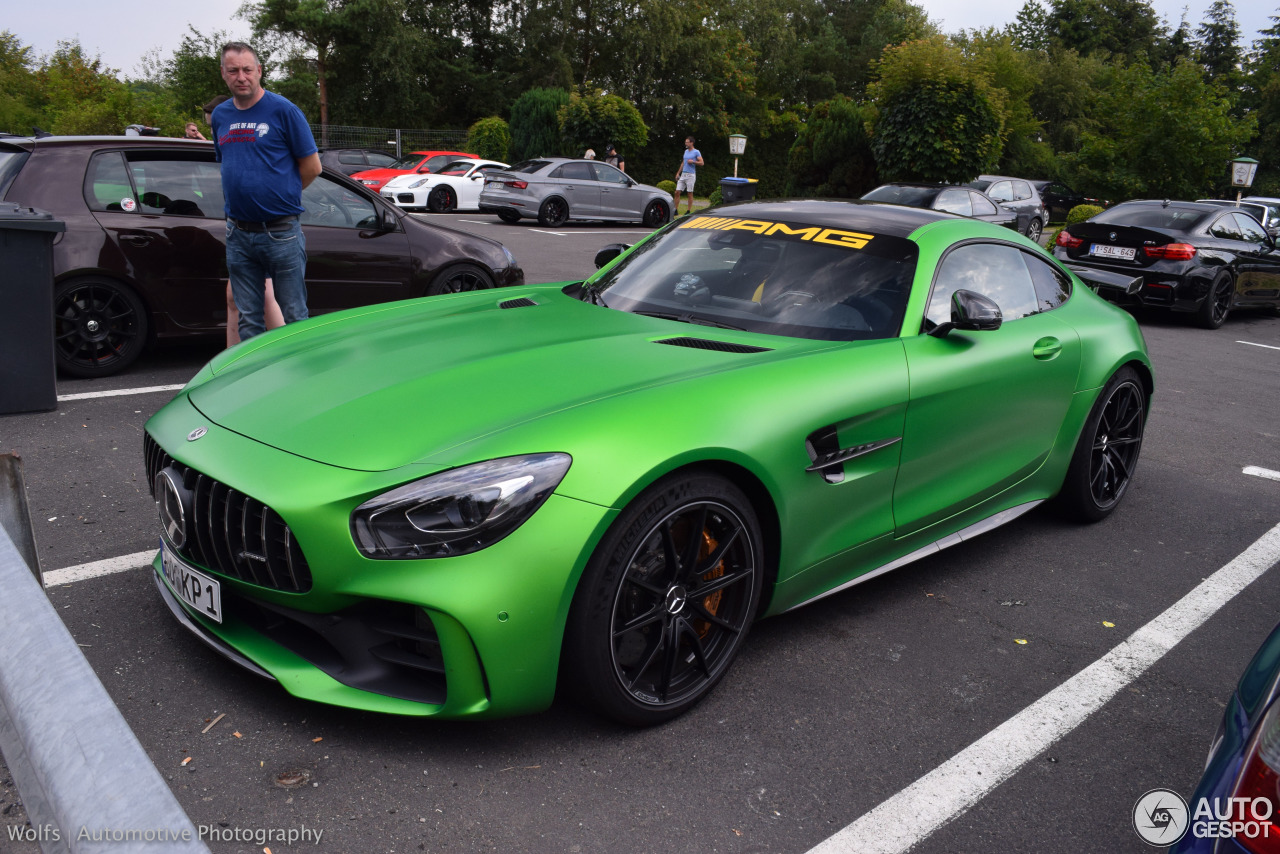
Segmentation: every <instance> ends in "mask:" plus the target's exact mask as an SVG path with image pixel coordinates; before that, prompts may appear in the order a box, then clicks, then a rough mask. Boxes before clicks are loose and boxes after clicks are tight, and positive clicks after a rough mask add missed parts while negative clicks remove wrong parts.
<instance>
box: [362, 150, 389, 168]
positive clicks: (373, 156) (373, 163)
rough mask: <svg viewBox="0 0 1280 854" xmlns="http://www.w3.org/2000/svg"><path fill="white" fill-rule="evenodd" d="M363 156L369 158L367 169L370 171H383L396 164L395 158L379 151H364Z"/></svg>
mask: <svg viewBox="0 0 1280 854" xmlns="http://www.w3.org/2000/svg"><path fill="white" fill-rule="evenodd" d="M365 156H366V157H368V158H369V168H371V169H385V168H387V167H388V166H390V165H391V164H392V163H395V162H396V159H395V157H393V156H391V155H390V154H383V153H382V152H379V151H366V152H365Z"/></svg>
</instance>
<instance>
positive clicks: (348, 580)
mask: <svg viewBox="0 0 1280 854" xmlns="http://www.w3.org/2000/svg"><path fill="white" fill-rule="evenodd" d="M194 426H207V427H208V430H209V432H208V433H207V434H206V435H205V436H204V437H203V438H202V439H201V440H200V441H198V442H188V441H186V440H185V438H184V437H185V436H186V435H187V433H188V432H189V431H190V430H191V429H192V427H194ZM147 430H148V432H149V433H151V435H152V436H153V437H154V438H155V439H156V440H157V441H158V442H159V443H160V444H161V446H162V447H164V448H165V449H166V450H167V451H168V452H169V453H170V454H171V455H173V456H175V457H177V456H178V454H181V457H180V461H181V462H182V463H184V464H185V465H187V466H190V467H191V468H192V469H195V470H197V471H199V472H203V473H205V474H206V475H208V476H211V477H214V478H216V479H217V480H218V481H220V482H223V483H225V484H226V485H227V486H229V487H231V488H232V489H235V490H239V491H240V492H242V493H244V494H246V495H249V496H251V497H252V498H254V499H256V500H257V501H260V502H263V503H265V504H267V505H268V506H270V507H272V508H274V510H275V511H276V512H278V513H279V514H280V515H281V516H282V517H283V518H284V520H285V521H286V522H287V524H288V526H289V528H290V530H291V531H292V533H293V535H294V536H296V538H297V540H298V542H299V544H300V545H301V547H302V549H303V551H304V552H305V553H306V555H307V559H308V562H309V564H310V567H311V572H312V577H313V583H312V587H311V589H310V590H308V591H306V592H304V593H288V592H284V591H281V590H273V589H269V588H266V587H261V586H258V585H255V584H252V583H248V582H246V581H244V580H241V579H237V578H234V577H231V576H230V575H226V574H222V573H219V572H218V571H217V570H216V569H215V568H212V567H207V566H199V565H197V568H199V569H201V570H202V571H204V572H207V573H209V574H210V575H213V576H215V577H217V578H218V580H219V581H220V582H221V585H222V591H223V594H222V595H223V621H222V623H216V622H213V621H212V620H210V619H208V618H207V617H205V616H203V615H202V614H200V613H197V612H195V611H194V610H193V609H189V608H187V607H186V606H185V605H184V604H182V603H181V602H179V601H177V600H176V597H175V596H174V594H173V593H172V591H170V590H169V589H168V586H167V583H166V582H165V581H164V580H163V578H160V577H158V578H157V584H158V585H159V586H160V588H161V594H162V598H164V599H165V600H166V604H167V605H168V606H169V608H170V610H172V611H174V612H175V614H176V615H180V616H179V620H180V622H182V623H183V624H184V625H185V626H186V627H187V628H188V629H189V630H191V631H192V632H194V633H195V634H196V635H197V636H198V637H200V639H201V640H202V641H203V642H205V643H206V644H207V645H209V646H210V647H211V648H213V649H214V650H215V651H217V652H219V653H220V654H222V655H224V656H226V657H228V658H230V659H231V660H232V661H235V662H236V663H237V664H240V665H241V666H243V667H245V668H247V669H249V670H251V671H253V672H255V673H257V674H258V675H265V676H268V677H270V678H273V679H275V680H276V681H278V682H279V683H280V684H281V686H282V687H284V689H285V690H286V691H288V692H289V693H290V694H293V695H294V696H297V697H301V698H304V699H309V700H315V701H318V702H323V703H330V704H333V705H338V706H345V707H349V708H358V709H365V710H369V711H378V712H389V713H395V714H403V715H417V716H439V717H468V716H483V717H499V716H505V715H512V714H522V713H527V712H534V711H538V710H541V709H544V708H546V707H547V706H548V705H550V703H551V701H552V699H553V697H554V694H555V684H556V675H557V670H558V666H559V658H560V646H561V639H562V637H563V634H564V625H565V620H566V618H567V616H568V609H569V604H570V602H571V600H572V594H573V590H574V588H575V586H576V584H577V579H578V578H579V577H580V575H581V573H582V569H583V567H584V566H585V563H586V560H587V558H588V557H589V555H590V553H591V550H592V548H593V547H594V544H595V543H596V542H597V541H598V538H599V537H600V536H602V535H603V532H604V530H605V529H606V528H607V526H608V524H609V523H610V522H611V521H612V520H613V518H614V517H615V516H616V511H612V510H609V509H607V508H603V507H599V506H597V505H593V504H589V503H586V502H582V501H578V500H575V499H572V498H567V497H563V496H558V495H554V494H553V495H552V496H551V497H550V498H548V500H547V502H546V503H545V504H544V505H543V506H542V507H541V508H539V509H538V511H537V512H536V513H535V514H534V515H533V517H532V518H531V519H529V520H528V521H527V522H526V523H525V524H524V525H523V526H522V527H521V528H519V529H518V530H516V531H515V532H514V533H512V534H511V535H510V536H508V537H507V538H505V539H504V540H502V541H500V542H498V543H495V544H494V545H493V546H490V547H489V548H487V549H484V550H482V551H480V552H476V553H474V554H470V555H463V556H460V557H453V558H444V559H434V560H420V561H376V560H370V559H368V558H365V557H364V556H363V555H361V554H360V553H359V552H358V551H357V550H356V548H355V544H354V543H353V542H352V540H351V535H350V529H349V524H350V523H349V519H350V513H351V511H352V509H354V508H355V507H356V506H358V505H359V504H360V503H362V502H363V501H365V500H367V499H368V498H370V497H372V496H373V495H377V494H380V493H381V492H383V491H385V490H386V489H388V488H391V487H392V486H394V485H398V483H403V482H405V481H407V480H411V479H415V478H416V477H422V476H425V475H427V474H430V473H431V469H430V468H426V467H413V468H414V469H415V470H414V471H413V473H412V474H411V475H406V473H405V472H404V471H399V473H398V474H397V473H396V472H355V471H350V470H345V469H337V468H334V467H331V466H326V465H323V464H320V463H316V462H314V461H311V460H306V459H304V458H301V457H298V456H295V455H293V454H288V453H285V452H283V451H279V450H277V449H274V448H269V447H267V446H265V445H261V444H259V443H257V442H254V441H252V440H250V439H247V438H245V437H243V436H240V435H238V434H235V433H232V432H231V431H228V430H224V429H222V428H219V427H217V426H216V425H210V424H209V421H208V419H206V418H204V417H203V416H202V415H201V414H200V413H199V412H198V411H197V410H195V408H194V407H193V406H191V404H190V402H189V400H188V399H187V398H186V396H185V395H180V396H179V397H178V399H176V400H175V401H174V402H173V403H171V404H170V405H169V406H167V407H165V408H164V409H162V410H161V411H160V412H159V413H157V414H156V416H154V417H153V418H152V419H151V421H150V422H148V424H147ZM175 451H176V452H177V453H175ZM156 566H157V567H158V566H159V562H158V560H157V563H156Z"/></svg>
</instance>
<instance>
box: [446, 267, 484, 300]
mask: <svg viewBox="0 0 1280 854" xmlns="http://www.w3.org/2000/svg"><path fill="white" fill-rule="evenodd" d="M486 284H487V283H486V282H485V280H484V279H483V278H482V277H481V276H480V274H479V273H476V272H473V271H471V270H455V271H454V272H453V273H451V274H450V275H449V278H447V279H445V280H444V286H443V287H442V288H441V289H440V293H443V294H460V293H462V292H463V291H477V290H481V289H483V288H484V287H485V285H486Z"/></svg>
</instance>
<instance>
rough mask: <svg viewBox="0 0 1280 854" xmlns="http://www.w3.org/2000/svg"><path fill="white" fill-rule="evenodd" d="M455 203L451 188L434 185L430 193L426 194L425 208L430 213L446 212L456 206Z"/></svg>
mask: <svg viewBox="0 0 1280 854" xmlns="http://www.w3.org/2000/svg"><path fill="white" fill-rule="evenodd" d="M457 203H458V200H457V199H456V198H455V197H454V195H453V190H451V189H449V188H448V187H436V188H435V189H434V190H432V191H431V195H429V196H427V208H428V209H429V210H430V211H431V212H432V213H448V212H449V211H451V210H453V209H454V207H456V206H457Z"/></svg>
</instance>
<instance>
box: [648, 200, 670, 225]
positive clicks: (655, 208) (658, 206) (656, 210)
mask: <svg viewBox="0 0 1280 854" xmlns="http://www.w3.org/2000/svg"><path fill="white" fill-rule="evenodd" d="M664 213H665V210H664V208H663V207H662V203H661V202H650V203H649V209H648V210H646V211H645V213H644V219H645V222H646V223H647V224H648V225H662V221H663V220H664V219H666V217H665V216H663V214H664Z"/></svg>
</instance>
